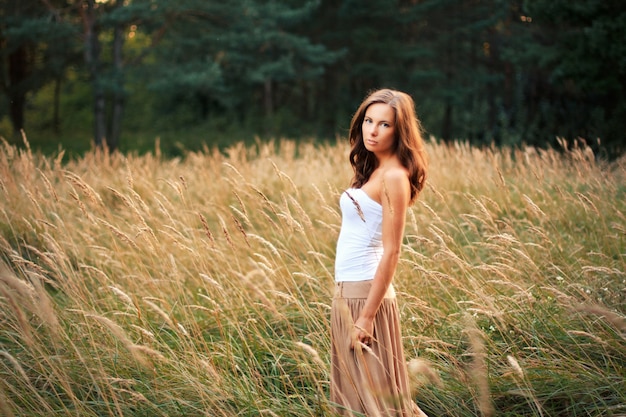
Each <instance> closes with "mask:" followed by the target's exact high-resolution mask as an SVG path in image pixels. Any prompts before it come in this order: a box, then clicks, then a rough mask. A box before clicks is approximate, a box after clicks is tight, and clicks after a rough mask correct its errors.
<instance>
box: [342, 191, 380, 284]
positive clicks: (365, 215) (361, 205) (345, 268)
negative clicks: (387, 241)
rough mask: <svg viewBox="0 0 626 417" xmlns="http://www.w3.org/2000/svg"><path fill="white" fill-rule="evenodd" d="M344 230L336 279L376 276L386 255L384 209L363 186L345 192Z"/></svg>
mask: <svg viewBox="0 0 626 417" xmlns="http://www.w3.org/2000/svg"><path fill="white" fill-rule="evenodd" d="M339 205H340V207H341V218H342V220H341V231H340V232H339V238H338V239H337V253H336V256H335V281H337V282H341V281H366V280H370V279H374V274H376V269H377V268H378V263H379V262H380V259H381V257H382V254H383V242H382V223H383V208H382V206H381V205H380V204H379V203H378V202H376V201H374V200H372V199H371V198H370V196H368V195H367V193H366V192H365V191H363V190H362V189H360V188H349V189H347V190H346V191H344V192H343V193H342V194H341V198H340V200H339Z"/></svg>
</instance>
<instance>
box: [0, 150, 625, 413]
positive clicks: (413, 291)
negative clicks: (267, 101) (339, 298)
mask: <svg viewBox="0 0 626 417" xmlns="http://www.w3.org/2000/svg"><path fill="white" fill-rule="evenodd" d="M427 148H428V152H429V155H430V161H431V171H430V178H429V182H428V186H427V188H426V189H425V190H424V192H423V193H422V195H421V196H420V198H419V200H418V202H417V203H416V204H415V205H414V206H413V207H412V208H411V210H410V212H409V214H408V218H407V229H406V235H405V244H404V248H403V252H402V255H401V262H400V265H399V268H398V272H397V275H396V278H395V281H394V282H395V285H396V288H397V290H398V303H399V306H400V310H401V319H402V324H403V336H404V346H405V353H406V355H407V359H408V360H409V361H410V363H409V370H410V373H411V379H412V384H413V385H412V387H413V392H414V399H415V401H416V402H417V403H418V404H419V405H420V407H421V408H422V409H423V410H424V411H425V412H426V413H427V414H429V415H430V416H433V417H434V416H464V417H470V416H511V417H512V416H541V417H547V416H626V318H625V315H626V272H625V271H626V161H625V160H624V159H622V160H621V161H616V162H613V163H611V164H608V163H606V164H605V163H600V162H596V161H595V160H594V157H593V155H592V154H590V151H589V150H587V149H573V150H571V151H567V152H557V151H553V150H549V151H544V150H535V149H522V150H511V149H476V148H472V147H470V146H468V145H466V144H463V143H456V144H451V145H447V144H440V143H436V142H435V141H432V142H429V143H428V145H427ZM348 151H349V149H348V147H347V145H337V146H331V145H324V144H317V145H314V144H299V145H296V144H295V143H294V142H291V141H287V140H284V141H276V142H272V143H258V144H257V145H256V146H249V147H246V146H244V145H236V146H232V147H231V148H229V149H227V150H226V151H225V152H218V151H216V150H212V149H205V150H204V151H202V152H194V153H188V154H186V155H185V156H184V157H181V158H176V159H166V158H164V157H162V156H161V155H160V153H159V150H158V148H157V149H156V150H155V151H154V152H152V153H150V154H147V155H143V156H137V155H133V154H129V155H120V154H114V155H109V154H107V153H105V152H97V151H93V152H89V153H88V154H86V155H85V156H84V157H81V158H80V159H78V160H74V161H71V162H68V163H61V162H60V161H61V160H62V155H61V154H59V155H58V156H52V157H45V156H41V155H37V154H33V152H31V151H30V150H29V149H28V148H26V149H17V148H15V147H12V146H9V145H7V144H6V143H5V144H4V145H2V149H1V150H0V415H3V416H7V417H10V416H81V417H82V416H202V415H204V416H332V415H333V412H332V405H331V404H330V402H329V400H328V385H329V337H328V333H329V306H330V299H331V289H332V284H333V258H334V251H335V247H334V246H335V240H336V238H337V234H338V229H339V222H340V214H339V211H338V197H339V194H340V192H341V191H342V190H343V189H344V188H345V187H346V186H348V184H349V179H350V176H351V170H350V167H349V164H348V163H347V154H348Z"/></svg>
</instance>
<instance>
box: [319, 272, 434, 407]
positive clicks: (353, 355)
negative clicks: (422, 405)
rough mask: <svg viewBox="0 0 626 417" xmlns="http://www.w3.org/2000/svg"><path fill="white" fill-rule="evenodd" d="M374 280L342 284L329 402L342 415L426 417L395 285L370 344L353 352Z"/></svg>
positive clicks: (334, 320) (334, 317)
mask: <svg viewBox="0 0 626 417" xmlns="http://www.w3.org/2000/svg"><path fill="white" fill-rule="evenodd" d="M371 286H372V281H371V280H370V281H358V282H338V283H336V284H335V296H334V298H333V304H332V310H331V345H332V347H331V350H332V351H331V390H330V400H331V401H332V402H333V403H335V405H336V407H337V410H338V412H339V414H340V415H342V416H361V415H365V416H368V417H379V416H380V417H383V416H384V417H391V416H394V417H396V416H398V417H400V416H402V417H409V416H411V417H413V416H425V414H424V413H423V412H422V411H421V410H420V409H419V407H418V406H417V404H415V403H414V402H413V401H412V400H411V394H410V389H409V378H408V374H407V366H406V361H405V359H404V352H403V350H402V339H401V333H400V320H399V314H398V307H397V304H396V295H395V292H394V289H393V286H390V287H389V289H388V290H387V293H386V294H385V298H384V299H383V302H382V304H381V306H380V308H379V309H378V312H377V313H376V317H375V319H374V334H373V340H372V343H371V344H370V346H364V345H363V344H360V343H357V344H356V346H355V348H354V349H351V348H350V337H351V332H352V329H353V325H354V320H356V318H358V316H359V314H360V312H361V309H362V308H363V305H364V304H365V301H366V298H367V295H368V293H369V290H370V288H371Z"/></svg>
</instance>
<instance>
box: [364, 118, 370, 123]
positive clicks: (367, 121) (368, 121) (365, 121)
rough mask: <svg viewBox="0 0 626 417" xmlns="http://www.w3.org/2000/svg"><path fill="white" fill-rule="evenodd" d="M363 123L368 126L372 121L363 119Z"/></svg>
mask: <svg viewBox="0 0 626 417" xmlns="http://www.w3.org/2000/svg"><path fill="white" fill-rule="evenodd" d="M363 123H366V124H370V123H372V119H369V118H365V119H364V120H363Z"/></svg>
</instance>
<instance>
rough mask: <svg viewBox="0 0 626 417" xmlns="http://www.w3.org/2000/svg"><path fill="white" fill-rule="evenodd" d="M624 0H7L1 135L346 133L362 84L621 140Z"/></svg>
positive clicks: (147, 139)
mask: <svg viewBox="0 0 626 417" xmlns="http://www.w3.org/2000/svg"><path fill="white" fill-rule="evenodd" d="M625 40H626V3H624V2H623V1H621V0H609V1H596V0H528V1H522V0H511V1H508V0H506V1H505V0H421V1H420V0H401V1H397V0H396V1H391V0H383V1H381V0H376V1H373V0H359V1H355V0H342V1H335V0H334V1H327V0H318V1H301V0H298V1H295V0H282V1H271V0H245V1H244V0H240V1H219V2H218V1H204V0H184V1H172V0H125V1H121V0H99V1H98V0H88V1H78V0H20V1H14V0H0V47H1V51H0V60H1V64H0V79H1V87H0V88H1V95H0V135H1V136H3V137H5V138H6V139H7V140H8V141H9V143H11V144H18V145H19V144H21V143H22V142H23V139H22V138H21V135H20V131H21V130H24V131H25V133H26V135H27V137H28V139H29V141H30V142H31V145H32V146H33V148H35V149H41V150H43V151H44V152H46V153H47V152H53V151H56V150H58V148H59V147H62V148H63V149H66V150H68V151H69V154H70V155H71V154H72V153H75V154H81V153H83V152H84V151H86V150H88V149H90V148H91V147H92V146H93V144H94V143H95V144H102V143H103V142H105V141H106V143H107V144H108V146H109V147H112V148H117V149H120V150H122V151H130V150H136V151H140V152H143V151H147V150H150V149H154V146H155V141H156V140H157V138H158V140H159V143H160V147H161V149H162V150H163V152H164V153H165V154H168V155H175V154H178V153H180V152H181V151H182V150H185V149H186V150H196V149H200V148H201V147H202V146H204V145H209V146H211V147H212V146H218V147H224V146H228V145H229V144H232V143H234V142H239V141H244V142H246V143H250V142H253V141H254V140H255V139H256V138H282V137H288V138H292V139H301V138H304V139H312V140H318V141H319V140H331V141H332V140H334V139H335V138H336V137H339V136H345V134H346V131H347V127H348V123H349V120H350V117H351V114H352V112H353V111H354V109H355V108H356V106H357V105H358V103H359V102H360V101H361V100H362V99H363V97H364V96H365V94H366V93H367V91H368V90H371V89H373V88H378V87H391V88H397V89H401V90H404V91H407V92H409V93H410V94H411V95H412V96H413V97H414V98H415V100H416V103H417V110H418V114H419V117H420V118H421V120H422V122H423V126H424V129H425V131H426V133H427V134H428V135H432V136H434V137H436V138H442V139H444V140H463V141H468V142H469V143H471V144H475V145H478V146H482V145H491V144H496V145H506V146H517V145H521V144H525V145H533V146H541V147H544V146H549V145H551V144H555V143H556V141H557V138H564V139H566V140H567V141H568V143H576V141H584V142H586V144H587V145H589V146H591V147H592V148H593V149H594V151H595V152H596V154H597V155H605V156H607V157H609V158H611V157H613V156H616V155H619V154H621V153H622V152H623V150H624V143H625V138H624V130H623V127H624V122H623V120H625V119H626V103H625V102H624V100H623V99H622V97H624V96H625V95H626V42H625Z"/></svg>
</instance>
